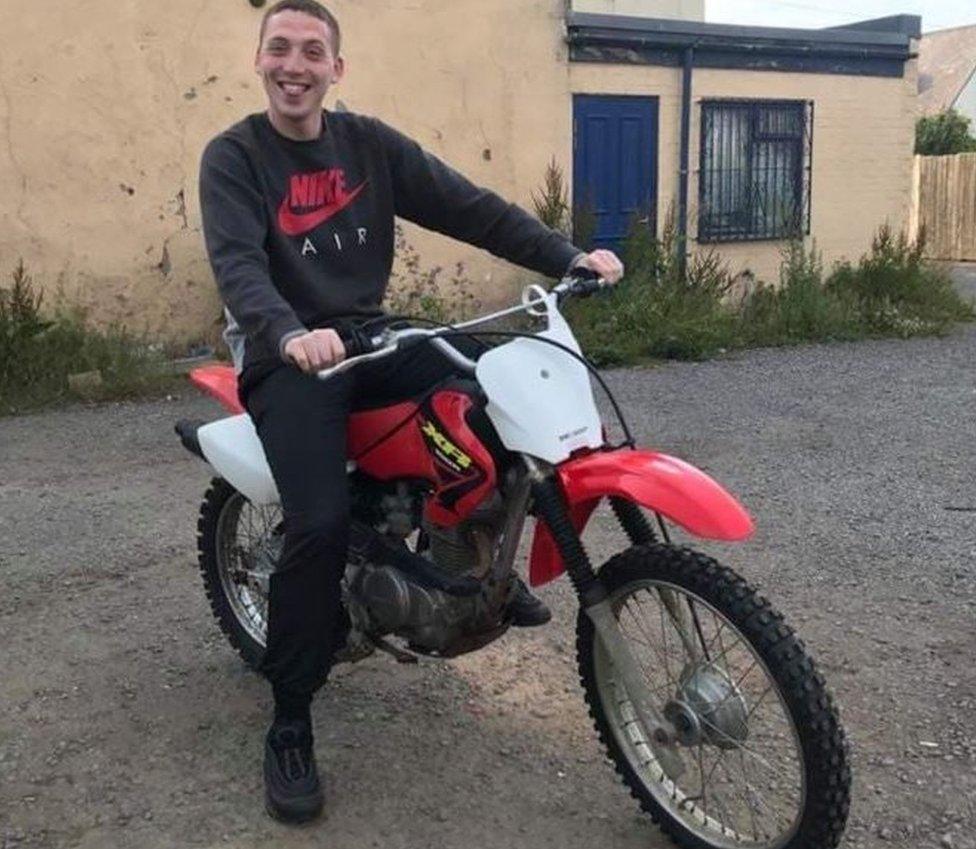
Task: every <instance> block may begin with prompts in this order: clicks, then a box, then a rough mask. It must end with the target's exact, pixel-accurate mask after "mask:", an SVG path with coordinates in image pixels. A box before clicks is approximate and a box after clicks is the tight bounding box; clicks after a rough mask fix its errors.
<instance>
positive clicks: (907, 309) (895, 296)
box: [826, 224, 973, 337]
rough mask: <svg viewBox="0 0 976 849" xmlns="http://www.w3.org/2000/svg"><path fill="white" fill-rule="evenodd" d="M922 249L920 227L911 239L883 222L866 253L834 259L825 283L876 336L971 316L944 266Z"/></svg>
mask: <svg viewBox="0 0 976 849" xmlns="http://www.w3.org/2000/svg"><path fill="white" fill-rule="evenodd" d="M924 248H925V233H924V230H923V231H922V232H921V233H920V234H919V237H918V239H916V240H915V241H914V242H912V241H910V240H909V239H908V238H907V237H906V236H905V234H904V233H898V234H895V233H894V232H893V231H892V229H891V227H890V226H888V225H887V224H884V225H882V226H881V227H880V228H879V229H878V231H877V233H876V234H875V236H874V239H873V240H872V242H871V250H870V252H869V253H867V254H865V255H864V256H863V257H861V259H860V261H859V262H858V263H857V265H853V264H851V263H849V262H844V263H840V264H838V265H837V267H836V268H835V269H834V271H833V272H832V273H831V275H830V277H829V278H828V280H827V282H826V288H827V290H828V291H830V292H832V293H834V294H836V295H837V296H838V297H840V298H843V299H845V300H846V301H848V302H850V303H851V304H852V305H853V306H854V307H855V308H856V310H857V312H858V315H859V317H860V321H861V324H862V326H863V327H864V328H865V331H866V332H868V333H871V334H875V335H895V336H903V337H905V336H914V335H918V334H920V333H942V332H945V331H946V330H947V329H948V328H949V327H950V326H951V325H952V324H953V323H954V322H956V321H967V320H971V319H972V318H973V309H972V307H971V306H969V305H968V304H966V303H965V302H964V301H963V300H962V299H961V298H960V297H959V295H958V294H957V293H956V292H955V290H954V289H953V286H952V280H951V279H950V278H949V275H948V274H947V273H946V272H945V271H944V270H943V269H941V268H939V267H937V266H935V265H933V264H932V263H929V262H926V261H925V259H924V258H923V254H924Z"/></svg>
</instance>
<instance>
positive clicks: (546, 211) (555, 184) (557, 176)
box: [532, 157, 571, 236]
mask: <svg viewBox="0 0 976 849" xmlns="http://www.w3.org/2000/svg"><path fill="white" fill-rule="evenodd" d="M568 196H569V193H568V190H567V188H566V178H565V176H564V174H563V169H562V168H560V167H559V164H558V163H557V162H556V157H553V158H552V159H550V160H549V164H548V165H547V166H546V172H545V175H544V176H543V178H542V188H541V189H540V190H539V191H538V192H532V205H533V206H534V207H535V214H536V217H537V218H538V219H539V220H540V221H541V222H542V223H543V224H545V225H546V226H547V227H549V228H550V229H552V230H556V231H558V232H560V233H562V234H563V235H564V236H568V235H569V232H570V227H571V221H570V214H569V200H568Z"/></svg>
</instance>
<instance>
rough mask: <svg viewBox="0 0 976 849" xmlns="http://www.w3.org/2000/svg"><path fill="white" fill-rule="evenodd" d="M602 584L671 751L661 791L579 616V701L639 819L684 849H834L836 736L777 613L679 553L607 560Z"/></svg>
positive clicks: (838, 785)
mask: <svg viewBox="0 0 976 849" xmlns="http://www.w3.org/2000/svg"><path fill="white" fill-rule="evenodd" d="M600 579H601V581H602V582H603V584H604V586H605V587H606V589H607V591H608V592H609V594H610V603H611V606H612V608H613V611H614V614H615V616H616V618H617V621H618V623H619V626H620V630H621V635H622V636H623V638H624V639H625V640H626V641H627V642H628V645H629V646H630V649H631V651H632V652H633V653H634V657H635V659H636V660H637V662H638V665H639V667H640V668H641V669H642V671H643V673H644V677H645V681H646V684H647V687H648V691H649V693H650V694H651V696H652V698H654V700H655V701H656V703H657V706H658V708H659V710H661V711H662V712H663V713H664V714H665V715H666V716H667V717H668V718H669V719H670V720H671V721H672V722H673V723H674V725H675V728H676V729H677V733H678V736H679V739H680V742H679V743H678V751H679V753H680V755H681V760H682V762H683V764H684V771H683V772H682V773H681V774H680V775H677V776H674V778H673V779H672V778H669V777H668V776H667V775H666V774H665V773H664V771H663V770H662V769H661V766H660V765H659V764H658V761H657V759H656V758H655V757H654V754H653V752H652V750H651V747H650V746H649V745H648V735H647V732H646V731H645V730H644V728H643V726H642V725H641V723H640V721H639V720H638V719H637V715H636V713H635V711H634V708H633V705H632V704H631V702H630V700H629V698H628V696H627V693H626V691H625V690H624V688H623V686H622V684H621V682H620V680H619V678H618V676H617V675H616V673H615V670H614V666H613V662H612V661H611V659H610V657H609V656H608V654H607V652H606V651H605V650H604V648H603V644H602V642H601V641H600V640H599V639H598V637H597V635H596V632H595V630H594V627H593V624H592V622H591V621H590V619H589V617H588V616H587V615H586V613H585V612H583V611H581V612H580V614H579V617H578V620H577V660H578V663H579V671H580V678H581V683H582V685H583V689H584V692H585V696H586V701H587V704H588V705H589V708H590V714H591V715H592V717H593V720H594V722H595V724H596V729H597V731H598V733H599V735H600V739H601V740H602V741H603V744H604V746H605V747H606V750H607V753H608V754H609V756H610V758H611V760H612V761H613V763H614V765H615V767H616V769H617V772H618V773H619V774H620V776H621V777H622V778H623V780H624V783H625V784H626V785H627V786H628V787H629V788H630V791H631V793H632V794H633V795H634V797H635V798H636V799H637V800H638V801H639V802H640V805H641V807H642V808H643V809H644V810H645V811H646V812H647V813H649V814H650V815H651V817H652V818H653V819H654V821H655V822H657V823H659V824H660V826H661V828H662V829H663V830H664V831H665V832H666V833H667V834H668V835H670V837H671V838H672V839H673V840H674V841H675V842H676V843H677V844H679V845H680V846H684V847H689V849H705V847H733V846H735V847H741V846H751V847H762V849H801V847H802V849H830V847H834V846H836V845H837V843H838V842H839V840H840V838H841V835H842V833H843V831H844V826H845V824H846V821H847V813H848V806H849V797H850V766H849V764H848V753H847V747H846V744H845V740H844V733H843V729H842V728H841V726H840V723H839V721H838V717H837V713H836V710H835V708H834V705H833V702H832V700H831V696H830V694H829V693H828V691H827V688H826V685H825V684H824V680H823V678H822V676H821V675H820V674H819V673H818V672H817V670H816V668H815V666H814V663H813V661H812V660H811V658H810V657H809V656H808V655H807V653H806V651H805V649H804V647H803V644H802V642H801V641H800V640H799V639H798V638H797V637H796V636H795V635H794V633H793V631H792V629H791V628H790V627H789V626H788V625H786V624H785V622H784V621H783V617H782V615H781V614H779V613H778V612H777V611H776V610H774V609H773V608H772V607H771V606H770V604H769V602H768V601H766V599H764V598H763V597H762V596H761V595H759V594H758V593H757V592H756V591H755V590H754V589H753V588H752V587H750V586H749V584H747V583H746V582H745V581H744V580H743V579H742V578H740V577H739V576H738V575H736V573H735V572H733V571H732V570H731V569H728V568H726V567H723V566H720V565H719V564H718V563H717V562H716V561H714V560H713V559H711V558H709V557H706V556H704V555H701V554H698V553H696V552H693V551H691V550H689V549H677V548H674V547H671V546H667V545H659V544H647V545H640V546H635V547H634V548H631V549H628V550H627V551H624V552H622V553H621V554H618V555H617V556H616V557H613V558H612V559H611V560H609V561H608V562H607V563H606V564H605V565H604V566H603V568H602V569H601V570H600Z"/></svg>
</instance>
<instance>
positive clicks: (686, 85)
mask: <svg viewBox="0 0 976 849" xmlns="http://www.w3.org/2000/svg"><path fill="white" fill-rule="evenodd" d="M694 61H695V51H694V48H693V47H691V46H689V47H686V48H685V54H684V62H683V63H682V68H681V72H682V73H681V152H680V159H681V161H680V163H679V166H678V233H677V236H678V244H677V250H678V273H679V274H680V275H681V279H682V280H684V277H685V271H686V268H687V265H688V160H689V158H690V148H691V68H692V65H693V64H694Z"/></svg>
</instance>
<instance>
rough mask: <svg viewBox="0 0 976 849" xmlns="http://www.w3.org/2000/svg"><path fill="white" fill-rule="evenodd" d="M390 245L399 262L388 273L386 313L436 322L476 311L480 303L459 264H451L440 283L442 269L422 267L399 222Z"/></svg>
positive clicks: (461, 316)
mask: <svg viewBox="0 0 976 849" xmlns="http://www.w3.org/2000/svg"><path fill="white" fill-rule="evenodd" d="M394 246H395V249H396V255H397V258H398V259H399V261H400V264H399V267H398V268H396V269H394V271H393V272H392V273H391V275H390V285H389V287H388V288H387V291H386V299H385V305H386V308H387V311H388V312H390V313H391V314H393V315H403V316H414V317H417V318H423V319H427V320H429V321H434V322H440V323H446V322H454V321H460V320H462V319H465V318H468V317H470V316H471V315H472V314H474V313H475V312H477V310H478V309H479V307H480V306H481V303H480V301H479V300H478V299H477V298H476V297H475V295H474V293H473V292H472V283H471V281H470V280H469V279H468V278H467V277H466V276H465V273H464V265H463V263H460V262H458V263H457V264H456V265H455V266H454V271H453V273H452V274H451V276H450V277H449V278H448V280H447V282H446V284H445V285H442V284H441V282H440V281H441V275H442V274H443V269H442V268H441V267H440V266H433V267H432V268H424V267H423V265H422V263H421V259H420V254H419V253H418V252H417V250H416V248H414V246H413V245H411V244H410V243H409V242H408V241H407V238H406V236H405V235H404V233H403V227H402V226H401V225H400V224H397V225H396V227H395V229H394Z"/></svg>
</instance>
